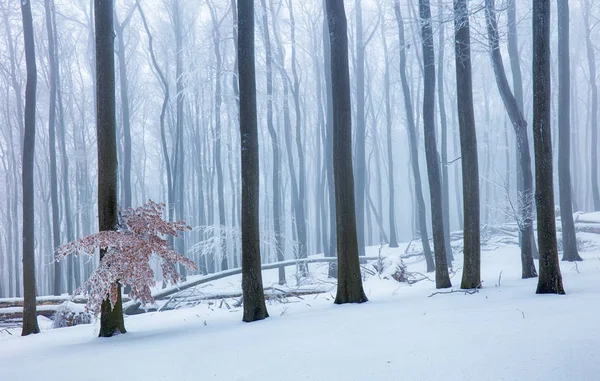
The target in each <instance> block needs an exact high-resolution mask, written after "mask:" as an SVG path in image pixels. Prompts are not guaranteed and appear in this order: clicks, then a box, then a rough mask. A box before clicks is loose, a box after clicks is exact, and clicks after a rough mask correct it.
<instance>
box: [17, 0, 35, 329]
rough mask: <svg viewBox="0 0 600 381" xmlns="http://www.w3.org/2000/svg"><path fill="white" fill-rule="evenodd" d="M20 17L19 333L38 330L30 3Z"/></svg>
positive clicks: (23, 4)
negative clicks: (22, 126) (22, 86)
mask: <svg viewBox="0 0 600 381" xmlns="http://www.w3.org/2000/svg"><path fill="white" fill-rule="evenodd" d="M21 16H22V18H23V40H24V42H25V64H26V66H27V84H26V85H25V131H24V134H23V163H22V169H21V170H22V172H21V173H22V174H23V330H22V331H21V335H23V336H27V335H29V334H32V333H39V332H40V328H39V326H38V322H37V313H36V298H35V297H36V287H35V206H34V194H33V190H34V189H33V187H34V182H33V179H34V178H33V164H34V157H35V105H36V93H35V92H36V88H37V66H36V63H35V44H34V38H33V17H32V15H31V2H30V1H29V0H22V1H21Z"/></svg>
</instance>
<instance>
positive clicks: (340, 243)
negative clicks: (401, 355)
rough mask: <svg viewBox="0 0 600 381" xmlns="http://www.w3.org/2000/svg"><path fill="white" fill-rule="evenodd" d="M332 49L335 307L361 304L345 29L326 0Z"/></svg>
mask: <svg viewBox="0 0 600 381" xmlns="http://www.w3.org/2000/svg"><path fill="white" fill-rule="evenodd" d="M326 12H327V22H328V25H329V39H330V45H329V46H330V48H331V94H332V101H333V102H332V105H333V161H334V166H333V175H334V183H335V209H336V231H337V238H338V239H337V255H338V284H337V293H336V296H335V303H336V304H343V303H363V302H366V301H367V296H366V295H365V292H364V290H363V286H362V277H361V274H360V263H359V247H358V238H357V226H356V215H355V209H354V208H355V204H354V173H353V171H352V108H351V105H350V69H349V67H348V29H347V25H346V12H345V10H344V2H343V1H342V0H326Z"/></svg>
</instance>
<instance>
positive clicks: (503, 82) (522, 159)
mask: <svg viewBox="0 0 600 381" xmlns="http://www.w3.org/2000/svg"><path fill="white" fill-rule="evenodd" d="M485 6H486V23H487V30H488V38H489V41H490V50H491V58H492V66H493V68H494V75H495V77H496V84H497V86H498V91H499V92H500V96H501V98H502V102H503V103H504V108H505V109H506V112H507V114H508V117H509V118H510V121H511V124H512V125H513V128H514V130H515V135H516V138H517V178H518V179H519V180H518V181H517V184H518V185H517V191H518V197H519V198H518V208H519V215H518V216H517V218H518V220H519V221H518V222H519V224H518V225H519V235H520V237H521V240H520V241H521V242H520V246H521V277H522V278H523V279H526V278H532V277H536V276H537V271H536V270H535V264H534V262H533V258H534V255H533V253H534V251H535V249H534V247H533V245H532V242H533V240H532V239H522V237H532V236H533V204H532V197H533V174H532V172H531V156H530V153H529V138H528V136H527V121H526V120H525V117H524V116H523V112H522V111H521V106H520V104H519V101H518V98H517V94H520V95H519V96H522V94H521V93H520V91H521V90H520V87H521V85H520V83H515V84H514V86H515V90H516V89H519V90H518V91H515V93H514V95H513V93H512V92H511V90H510V87H509V84H508V80H507V78H506V72H505V70H504V64H503V61H502V54H501V52H500V44H499V37H498V24H497V22H496V12H495V9H494V7H495V5H494V0H486V3H485ZM509 40H510V39H509ZM511 62H512V61H511ZM517 67H519V66H518V62H517ZM515 70H517V69H516V68H513V76H514V75H515V74H514V72H515ZM519 73H520V69H519ZM519 75H520V74H519Z"/></svg>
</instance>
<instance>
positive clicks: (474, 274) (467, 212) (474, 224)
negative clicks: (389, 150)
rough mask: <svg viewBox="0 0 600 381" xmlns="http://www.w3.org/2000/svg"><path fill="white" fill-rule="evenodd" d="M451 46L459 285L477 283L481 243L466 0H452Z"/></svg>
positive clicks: (479, 281)
mask: <svg viewBox="0 0 600 381" xmlns="http://www.w3.org/2000/svg"><path fill="white" fill-rule="evenodd" d="M454 47H455V53H454V56H455V57H456V102H457V107H458V125H459V128H460V151H461V158H462V183H463V209H464V216H465V217H464V229H463V232H464V233H463V239H464V245H463V253H464V264H463V274H462V282H461V284H460V288H463V289H469V288H477V287H480V286H481V247H480V232H479V219H480V215H479V213H480V212H479V164H478V159H477V133H476V130H475V114H474V111H473V80H472V76H471V29H470V26H469V13H468V9H467V1H466V0H454Z"/></svg>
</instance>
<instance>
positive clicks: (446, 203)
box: [437, 0, 454, 266]
mask: <svg viewBox="0 0 600 381" xmlns="http://www.w3.org/2000/svg"><path fill="white" fill-rule="evenodd" d="M443 10H444V4H443V0H438V13H439V14H438V20H439V26H438V29H439V30H438V33H439V38H438V42H439V43H438V46H439V56H438V81H437V93H438V104H439V108H440V134H441V135H442V147H441V149H442V151H441V159H442V166H441V168H442V202H443V203H442V206H443V208H444V240H445V242H446V255H447V256H448V258H447V259H448V263H449V264H450V266H452V262H453V261H454V255H453V254H452V243H451V242H450V186H449V184H448V179H449V177H448V164H447V163H448V123H447V119H446V102H445V101H444V65H445V62H444V47H445V42H444V40H445V34H446V32H445V28H444V22H445V20H444V11H443Z"/></svg>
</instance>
